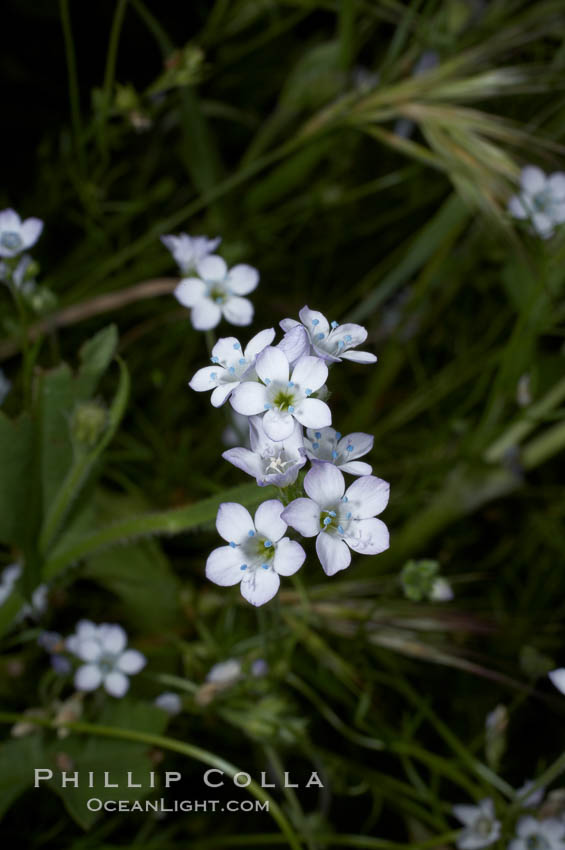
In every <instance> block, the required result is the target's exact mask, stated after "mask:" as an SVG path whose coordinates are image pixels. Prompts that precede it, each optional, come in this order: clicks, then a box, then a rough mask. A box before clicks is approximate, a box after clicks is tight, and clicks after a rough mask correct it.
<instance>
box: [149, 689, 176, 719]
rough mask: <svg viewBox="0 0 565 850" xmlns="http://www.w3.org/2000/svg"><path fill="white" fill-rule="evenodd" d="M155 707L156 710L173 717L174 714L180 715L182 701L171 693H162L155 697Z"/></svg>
mask: <svg viewBox="0 0 565 850" xmlns="http://www.w3.org/2000/svg"><path fill="white" fill-rule="evenodd" d="M155 705H156V706H157V708H161V709H162V710H163V711H166V712H167V714H170V715H171V717H174V716H175V714H180V713H181V711H182V700H181V698H180V697H179V695H178V694H175V693H173V691H164V692H163V693H162V694H159V696H158V697H155Z"/></svg>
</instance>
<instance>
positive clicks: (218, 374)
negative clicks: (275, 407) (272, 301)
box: [188, 328, 275, 407]
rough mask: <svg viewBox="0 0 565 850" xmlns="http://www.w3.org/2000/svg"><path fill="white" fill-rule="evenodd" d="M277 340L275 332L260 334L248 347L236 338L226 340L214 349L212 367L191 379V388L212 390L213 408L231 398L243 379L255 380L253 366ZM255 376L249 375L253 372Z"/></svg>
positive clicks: (200, 391)
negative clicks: (243, 345)
mask: <svg viewBox="0 0 565 850" xmlns="http://www.w3.org/2000/svg"><path fill="white" fill-rule="evenodd" d="M274 338H275V329H274V328H268V329H267V330H264V331H259V333H258V334H255V336H254V337H252V339H250V340H249V342H248V343H247V345H246V346H245V348H244V349H243V351H242V349H241V344H240V342H239V340H237V339H236V338H235V337H234V336H228V337H223V338H222V339H219V340H218V342H217V343H216V344H215V346H214V347H213V349H212V357H211V360H212V364H213V365H212V366H204V368H203V369H199V370H198V371H197V372H196V373H195V374H194V375H193V377H192V378H191V379H190V381H189V383H188V386H189V387H190V388H191V389H193V390H195V391H196V392H197V393H203V392H207V391H210V390H211V391H212V397H211V399H210V401H211V402H212V405H213V406H214V407H221V405H222V404H223V403H224V402H225V401H226V400H227V399H228V398H229V396H230V394H231V392H232V391H233V390H235V388H236V387H238V386H239V384H240V383H241V381H242V380H243V378H244V376H246V377H248V379H250V378H254V377H255V373H254V371H253V366H254V365H255V361H256V359H257V355H258V354H260V353H261V351H263V349H264V348H266V347H267V346H268V345H270V344H271V343H272V341H273V339H274ZM251 372H252V373H253V374H250V373H251Z"/></svg>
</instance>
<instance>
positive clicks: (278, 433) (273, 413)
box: [263, 410, 294, 443]
mask: <svg viewBox="0 0 565 850" xmlns="http://www.w3.org/2000/svg"><path fill="white" fill-rule="evenodd" d="M263 428H264V429H265V434H266V435H267V437H269V439H271V440H273V441H274V442H275V443H279V442H281V441H282V440H287V439H288V438H289V437H290V436H291V435H292V432H293V431H294V419H293V418H292V416H291V414H290V413H281V411H280V410H268V411H267V412H266V413H265V416H264V417H263Z"/></svg>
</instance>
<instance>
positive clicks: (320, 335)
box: [316, 333, 325, 339]
mask: <svg viewBox="0 0 565 850" xmlns="http://www.w3.org/2000/svg"><path fill="white" fill-rule="evenodd" d="M324 337H325V334H322V333H320V334H316V339H324Z"/></svg>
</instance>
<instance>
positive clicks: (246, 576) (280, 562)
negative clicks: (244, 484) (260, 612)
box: [206, 499, 306, 605]
mask: <svg viewBox="0 0 565 850" xmlns="http://www.w3.org/2000/svg"><path fill="white" fill-rule="evenodd" d="M282 510H283V505H282V503H281V502H279V501H278V500H277V499H269V500H268V501H266V502H263V504H262V505H259V507H258V508H257V511H256V512H255V521H253V520H252V519H251V515H250V513H249V511H248V510H247V508H244V507H243V505H239V504H237V502H224V503H223V504H221V505H220V508H219V510H218V516H217V517H216V528H217V529H218V533H219V534H220V536H221V537H223V539H224V540H226V541H227V543H228V545H227V546H220V547H219V548H218V549H214V551H213V552H211V553H210V555H209V557H208V561H207V562H206V576H207V578H209V579H210V580H211V581H213V582H215V583H216V584H219V585H221V586H223V587H229V586H231V585H234V584H239V583H240V582H241V595H242V596H243V597H244V599H247V601H248V602H251V604H252V605H263V604H264V603H265V602H268V601H269V600H270V599H272V598H273V596H275V594H276V593H277V591H278V589H279V585H280V578H279V576H290V575H293V573H295V572H296V571H297V570H298V569H300V567H301V566H302V564H303V563H304V560H305V558H306V554H305V552H304V549H303V548H302V546H300V544H299V543H297V542H296V541H295V540H290V539H289V538H288V537H283V535H284V533H285V531H286V529H287V524H286V522H284V520H283V519H282V518H281V513H282Z"/></svg>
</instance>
